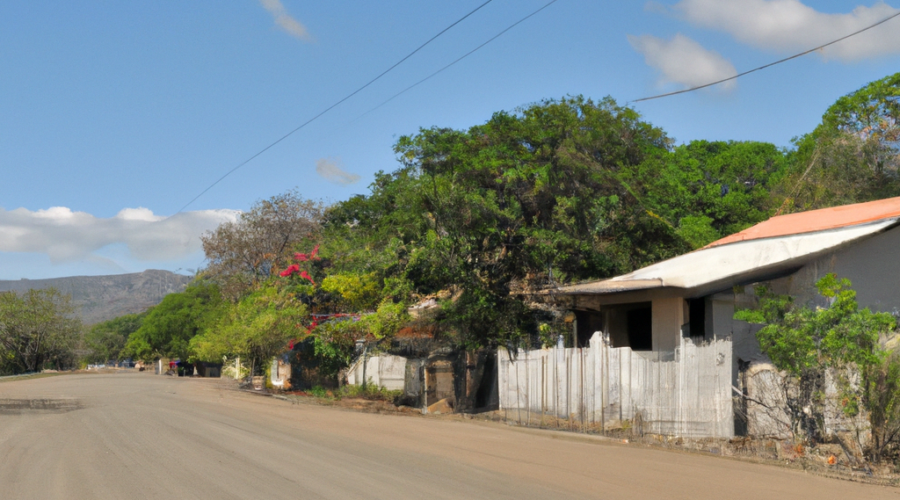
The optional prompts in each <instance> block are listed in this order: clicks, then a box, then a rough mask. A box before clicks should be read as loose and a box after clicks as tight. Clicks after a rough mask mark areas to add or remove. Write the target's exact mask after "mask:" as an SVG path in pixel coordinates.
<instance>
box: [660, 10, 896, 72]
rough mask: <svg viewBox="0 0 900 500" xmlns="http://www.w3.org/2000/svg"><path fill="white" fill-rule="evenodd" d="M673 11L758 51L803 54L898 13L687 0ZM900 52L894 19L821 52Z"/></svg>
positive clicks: (853, 55)
mask: <svg viewBox="0 0 900 500" xmlns="http://www.w3.org/2000/svg"><path fill="white" fill-rule="evenodd" d="M674 9H675V10H676V11H677V12H679V13H680V14H681V15H682V16H683V17H684V18H685V19H686V20H688V21H689V22H691V23H693V24H695V25H697V26H702V27H705V28H711V29H716V30H720V31H724V32H726V33H728V34H730V35H731V36H733V37H734V38H735V39H737V40H738V41H740V42H742V43H745V44H748V45H751V46H753V47H757V48H761V49H767V50H774V51H778V52H800V51H803V50H808V49H811V48H813V47H816V46H818V45H822V44H824V43H827V42H830V41H832V40H834V39H837V38H840V37H842V36H845V35H849V34H850V33H853V32H854V31H858V30H860V29H862V28H865V27H866V26H868V25H870V24H874V23H875V22H877V21H880V20H881V19H884V18H885V17H887V16H889V15H891V14H895V13H897V12H898V9H894V8H893V7H891V6H890V5H887V4H885V3H883V2H878V3H876V4H874V5H872V6H871V7H865V6H857V7H856V8H854V9H853V11H852V12H850V13H846V14H827V13H824V12H819V11H817V10H815V9H813V8H811V7H809V6H807V5H804V4H803V3H802V2H800V1H799V0H682V1H681V2H679V3H678V4H676V5H675V7H674ZM898 53H900V19H893V20H891V21H888V22H887V23H885V24H883V25H881V26H878V27H875V28H873V29H871V30H869V31H866V32H864V33H860V34H859V35H856V36H854V37H852V38H849V39H847V40H844V41H841V42H839V43H836V44H834V45H832V46H829V47H827V48H825V49H823V51H822V56H823V57H825V58H836V59H840V60H843V61H855V60H860V59H866V58H872V57H877V56H881V55H888V54H898Z"/></svg>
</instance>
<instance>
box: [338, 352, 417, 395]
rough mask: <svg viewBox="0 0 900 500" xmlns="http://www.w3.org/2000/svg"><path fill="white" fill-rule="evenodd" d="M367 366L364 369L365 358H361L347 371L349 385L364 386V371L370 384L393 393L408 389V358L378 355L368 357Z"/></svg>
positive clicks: (366, 358)
mask: <svg viewBox="0 0 900 500" xmlns="http://www.w3.org/2000/svg"><path fill="white" fill-rule="evenodd" d="M365 361H366V365H365V368H363V357H360V358H359V359H358V360H357V361H356V363H354V364H353V365H352V366H351V367H350V368H349V369H348V370H347V383H348V384H350V385H362V383H363V371H365V379H366V381H367V382H368V383H370V384H373V385H376V386H379V387H384V388H385V389H388V390H391V391H401V390H405V388H406V358H402V357H400V356H390V355H378V356H366V357H365Z"/></svg>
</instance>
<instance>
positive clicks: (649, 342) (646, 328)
mask: <svg viewBox="0 0 900 500" xmlns="http://www.w3.org/2000/svg"><path fill="white" fill-rule="evenodd" d="M626 317H627V320H626V321H627V324H628V344H629V346H630V347H631V350H633V351H650V350H652V349H653V308H652V307H651V305H650V303H647V305H646V306H644V307H640V308H637V309H632V310H630V311H628V313H627V316H626Z"/></svg>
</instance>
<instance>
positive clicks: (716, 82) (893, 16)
mask: <svg viewBox="0 0 900 500" xmlns="http://www.w3.org/2000/svg"><path fill="white" fill-rule="evenodd" d="M897 16H900V12H897V13H895V14H892V15H890V16H888V17H886V18H884V19H882V20H881V21H878V22H877V23H875V24H871V25H869V26H866V27H865V28H863V29H861V30H859V31H854V32H853V33H850V34H849V35H846V36H842V37H841V38H838V39H837V40H832V41H830V42H828V43H826V44H823V45H819V46H818V47H816V48H813V49H809V50H807V51H804V52H800V53H799V54H794V55H792V56H790V57H785V58H784V59H779V60H777V61H775V62H771V63H769V64H765V65H762V66H760V67H758V68H753V69H751V70H749V71H744V72H743V73H738V74H736V75H734V76H730V77H728V78H723V79H721V80H717V81H715V82H711V83H707V84H704V85H700V86H697V87H691V88H689V89H683V90H678V91H675V92H668V93H665V94H659V95H654V96H650V97H642V98H640V99H635V100H633V101H630V102H641V101H649V100H651V99H660V98H663V97H669V96H673V95H678V94H685V93H687V92H693V91H695V90H700V89H705V88H706V87H712V86H713V85H718V84H720V83H724V82H727V81H731V80H735V79H737V78H740V77H742V76H744V75H748V74H750V73H753V72H754V71H759V70H761V69H766V68H768V67H770V66H775V65H776V64H781V63H783V62H787V61H790V60H791V59H796V58H798V57H802V56H805V55H807V54H809V53H812V52H815V51H817V50H820V49H824V48H825V47H828V46H829V45H834V44H836V43H838V42H842V41H844V40H846V39H848V38H850V37H852V36H856V35H858V34H860V33H862V32H864V31H868V30H870V29H872V28H874V27H876V26H878V25H881V24H884V23H886V22H888V21H890V20H891V19H893V18H895V17H897Z"/></svg>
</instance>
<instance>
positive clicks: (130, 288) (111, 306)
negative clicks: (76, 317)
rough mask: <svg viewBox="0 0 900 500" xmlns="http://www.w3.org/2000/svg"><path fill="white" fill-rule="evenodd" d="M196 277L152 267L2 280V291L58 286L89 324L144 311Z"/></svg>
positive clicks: (178, 290)
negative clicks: (69, 297) (107, 273)
mask: <svg viewBox="0 0 900 500" xmlns="http://www.w3.org/2000/svg"><path fill="white" fill-rule="evenodd" d="M192 279H193V278H192V277H191V276H183V275H180V274H175V273H171V272H169V271H159V270H155V269H149V270H147V271H144V272H142V273H131V274H115V275H109V276H71V277H68V278H51V279H41V280H29V279H21V280H15V281H3V280H0V292H7V291H16V292H21V291H25V290H29V289H35V288H37V289H41V288H50V287H54V288H56V289H57V290H59V291H60V292H61V293H64V294H71V295H72V301H73V302H74V304H75V306H76V308H77V309H78V311H79V312H80V315H81V319H82V320H83V321H84V322H85V323H86V324H93V323H99V322H101V321H106V320H108V319H112V318H115V317H117V316H121V315H123V314H132V313H138V312H141V311H144V310H146V309H147V308H148V307H151V306H155V305H156V304H159V302H160V301H161V300H162V299H163V297H165V296H166V295H167V294H169V293H172V292H180V291H182V290H184V289H185V287H186V286H187V284H188V283H190V282H191V280H192Z"/></svg>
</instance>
